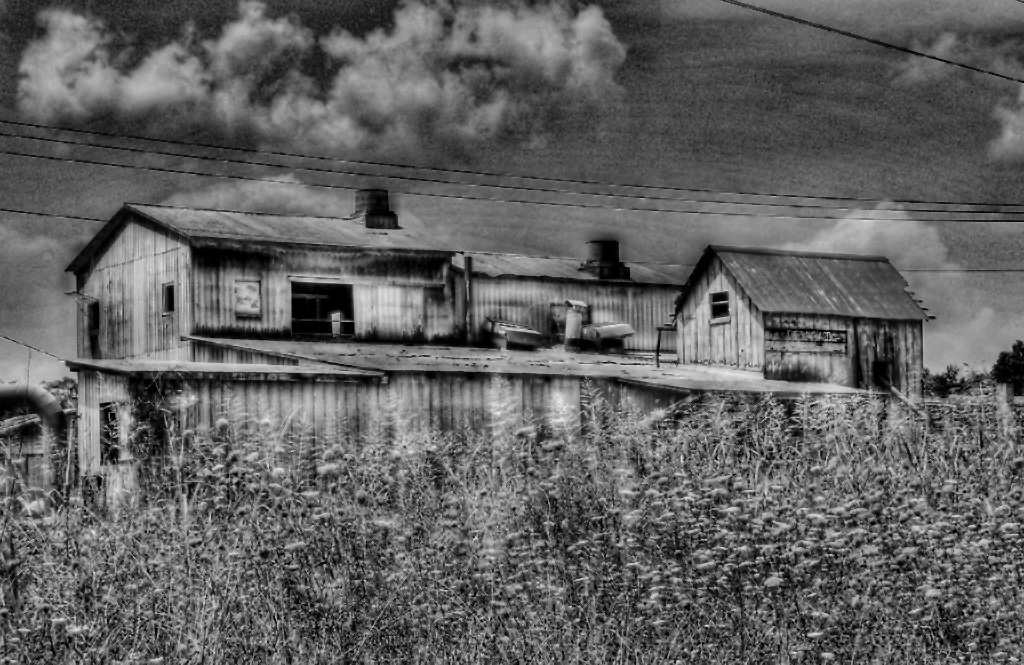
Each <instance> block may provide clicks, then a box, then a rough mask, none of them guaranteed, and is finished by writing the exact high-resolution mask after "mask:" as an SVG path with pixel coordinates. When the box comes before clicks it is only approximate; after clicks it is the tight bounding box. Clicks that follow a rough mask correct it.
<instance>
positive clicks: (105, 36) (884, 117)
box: [0, 0, 1024, 380]
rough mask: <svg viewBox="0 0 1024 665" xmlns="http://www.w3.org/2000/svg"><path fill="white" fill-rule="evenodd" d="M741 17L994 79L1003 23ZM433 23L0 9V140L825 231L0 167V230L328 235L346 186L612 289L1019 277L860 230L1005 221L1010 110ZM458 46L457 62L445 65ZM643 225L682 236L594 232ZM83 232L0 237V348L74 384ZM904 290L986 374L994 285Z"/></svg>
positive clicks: (836, 63) (995, 346)
mask: <svg viewBox="0 0 1024 665" xmlns="http://www.w3.org/2000/svg"><path fill="white" fill-rule="evenodd" d="M758 4H760V5H761V6H764V7H769V8H772V9H776V10H778V11H784V12H790V13H793V14H799V15H800V16H803V17H805V18H807V19H809V20H814V21H819V22H823V23H827V24H830V25H833V26H835V27H838V28H841V29H845V30H850V31H854V32H858V33H861V34H865V35H869V36H872V37H875V38H878V39H885V40H889V41H891V42H893V43H897V44H900V45H902V46H907V47H911V48H916V49H921V50H926V51H929V52H931V53H934V54H936V55H939V56H942V57H946V58H950V59H955V60H959V61H962V62H966V63H968V64H972V65H974V66H978V67H984V68H992V69H996V70H998V71H1001V72H1004V73H1007V74H1009V75H1012V76H1018V77H1024V66H1021V62H1022V59H1024V46H1022V45H1024V40H1022V37H1024V35H1022V28H1024V5H1022V4H1020V3H1018V2H1014V1H1012V0H992V2H986V3H976V2H967V1H965V0H928V1H927V2H926V1H924V0H884V1H883V0H843V1H842V2H840V1H839V0H834V1H828V2H816V3H813V7H811V8H808V7H807V6H805V5H807V3H806V2H801V1H798V0H759V3H758ZM2 6H3V3H2V0H0V7H2ZM459 6H460V7H462V10H460V11H462V13H461V14H459V15H458V16H457V17H455V18H454V19H453V16H452V15H448V16H447V17H446V19H447V20H445V21H440V20H439V22H438V23H437V25H436V26H435V27H436V28H437V32H433V33H431V32H430V31H429V30H427V29H426V28H424V27H422V26H430V25H432V24H431V23H430V19H431V17H437V16H441V15H442V14H443V12H442V14H438V13H436V12H435V13H431V5H430V4H429V3H424V4H421V3H411V2H410V3H404V4H400V3H396V2H370V1H368V0H367V1H364V2H345V3H337V2H328V1H326V0H325V1H322V2H315V1H312V0H308V1H305V2H287V3H286V2H267V3H265V4H261V3H251V2H250V3H243V4H242V5H239V4H238V3H235V2H209V1H207V2H202V3H199V2H190V1H186V0H166V1H164V2H161V3H135V2H113V1H111V2H99V1H94V2H84V1H83V2H63V3H59V4H54V5H53V6H52V7H48V6H46V5H44V4H40V3H39V2H28V1H11V0H8V2H7V3H6V8H5V10H2V11H4V14H3V20H2V21H0V25H2V26H3V33H4V34H3V41H2V44H3V50H2V51H0V117H3V118H6V119H23V120H29V121H34V122H42V123H44V124H60V125H62V126H66V127H78V128H86V129H100V130H103V131H114V132H118V133H124V134H145V135H150V136H162V137H164V138H170V139H175V140H185V141H197V140H198V141H203V142H216V143H218V144H225V145H236V146H244V147H255V148H264V149H271V150H284V151H288V152H302V153H304V154H319V155H326V156H332V157H340V158H348V159H351V158H357V159H369V160H373V161H381V162H389V163H403V164H413V165H418V166H436V167H447V168H459V169H466V170H473V171H490V172H501V173H515V174H522V175H534V176H546V177H557V178H570V179H580V180H584V179H585V180H597V181H602V182H618V183H630V184H638V185H646V186H648V187H674V188H693V189H699V190H700V189H703V190H713V191H715V192H765V193H781V194H802V195H815V196H827V197H850V199H851V200H844V201H832V202H828V204H829V205H832V206H836V207H838V208H845V209H822V210H817V214H819V215H820V216H821V217H824V218H825V219H817V220H804V221H794V220H792V219H789V220H784V219H773V218H770V217H768V215H770V214H801V215H802V214H815V210H816V209H814V208H810V209H803V208H782V207H761V208H756V207H751V206H740V205H738V204H737V203H736V202H741V201H752V200H756V201H760V202H766V201H767V202H772V201H774V202H776V203H785V202H789V203H791V204H792V203H800V204H803V205H814V204H821V203H822V201H819V200H814V199H797V200H793V199H764V198H759V199H751V198H750V197H739V196H733V195H724V194H717V195H712V194H709V193H697V192H691V193H685V192H678V191H675V190H671V191H666V190H653V189H623V188H617V189H615V188H608V187H604V188H601V187H598V188H596V189H594V190H593V191H602V192H609V191H614V192H618V193H633V194H645V193H646V194H650V195H656V196H661V197H664V196H677V197H684V198H691V199H692V198H714V199H717V200H719V201H730V202H733V203H732V204H727V205H720V204H719V205H707V204H695V203H691V202H671V201H669V202H664V201H648V202H646V203H644V202H643V201H638V200H636V199H621V198H611V197H579V196H567V195H550V196H548V197H547V200H551V201H558V202H583V203H587V204H602V205H607V206H608V207H607V208H606V209H592V208H567V207H561V206H540V205H523V204H511V203H485V202H478V201H471V200H458V199H450V198H436V197H430V196H424V195H422V194H427V193H446V194H456V195H463V196H488V197H491V198H510V197H517V196H522V195H521V194H517V193H515V192H510V191H505V190H489V189H484V188H479V187H475V188H474V187H453V186H442V185H430V184H424V183H419V184H416V183H411V182H408V181H387V180H381V179H372V178H371V179H368V178H359V177H352V176H344V175H335V176H325V175H323V174H319V175H318V174H313V173H310V172H304V171H301V170H297V169H295V168H269V167H265V168H250V169H246V170H245V171H244V172H245V173H247V174H250V175H257V176H259V177H277V178H281V177H284V178H287V179H288V183H292V184H288V183H285V184H280V185H274V184H266V183H263V184H259V183H240V182H237V181H231V180H223V179H216V178H209V177H195V176H176V175H169V174H160V173H148V172H144V171H139V170H128V169H114V168H107V167H99V166H88V165H83V164H73V163H60V162H54V161H40V160H32V159H28V158H25V157H16V156H11V155H0V171H2V173H3V180H2V185H0V188H2V189H0V198H2V200H3V205H2V206H0V207H6V208H15V209H26V210H37V211H46V212H53V213H58V214H60V213H64V214H73V215H80V216H86V217H99V218H108V217H109V216H110V215H112V214H113V212H114V211H116V209H117V208H118V206H119V205H120V204H121V203H122V202H124V201H138V202H148V203H160V202H172V203H176V204H182V205H205V206H211V207H225V208H227V207H234V208H248V209H262V210H280V211H301V212H317V213H319V214H341V215H344V214H348V212H349V211H350V209H351V205H352V192H351V190H350V189H346V188H355V187H359V186H363V185H365V184H367V183H368V182H370V181H372V182H370V184H378V185H379V184H384V185H385V186H388V187H389V188H391V189H392V190H394V191H396V192H406V193H405V194H402V195H400V196H399V197H398V198H399V201H400V206H401V210H400V213H401V215H402V220H403V224H406V225H409V226H415V225H420V226H422V227H424V228H426V229H429V230H430V231H431V232H432V233H434V234H436V235H437V236H439V237H442V238H447V239H448V240H450V242H451V243H452V244H453V246H455V247H458V248H465V249H492V250H493V249H498V250H500V251H511V252H522V253H534V254H551V255H554V254H557V255H570V256H571V255H576V256H578V255H581V254H582V252H583V251H584V250H583V243H584V242H585V241H586V240H587V239H588V238H592V237H595V236H597V235H607V234H614V235H617V236H618V237H620V239H621V240H622V242H623V249H622V251H623V254H624V255H625V257H626V258H627V259H632V260H644V259H647V260H653V261H666V262H675V263H689V262H692V261H693V260H694V259H695V258H696V257H697V256H698V255H699V253H700V251H701V250H702V249H703V247H704V246H705V245H706V244H708V243H712V242H714V243H719V244H735V245H753V246H774V247H794V248H813V249H823V250H835V251H847V252H867V253H879V254H885V255H887V256H889V257H890V258H891V259H892V261H893V263H894V264H895V265H896V266H897V267H899V268H939V269H944V270H949V269H959V268H1004V267H1017V266H1018V265H1020V261H1019V257H1020V256H1021V251H1022V246H1021V245H1022V241H1021V238H1022V235H1021V230H1020V227H1019V225H1016V224H956V223H935V222H924V221H920V220H922V219H929V218H935V217H936V216H945V217H952V218H964V217H966V216H969V215H968V214H966V213H959V214H958V213H948V214H945V215H940V214H938V213H930V212H919V211H914V210H913V209H914V208H929V207H935V206H926V205H925V206H922V205H916V206H915V205H903V206H900V205H897V204H892V203H889V202H890V201H893V200H896V201H901V200H924V201H964V202H976V203H979V202H988V203H1017V204H1024V181H1022V178H1021V177H1020V176H1021V170H1022V164H1021V158H1022V156H1024V110H1022V108H1024V107H1022V105H1021V103H1020V102H1019V101H1018V96H1019V94H1020V86H1019V85H1017V84H1014V83H1010V82H1007V81H1001V80H998V79H995V78H992V77H985V76H983V75H979V74H972V73H967V72H963V71H960V70H957V69H955V68H952V67H949V66H945V65H941V64H938V63H932V62H929V61H924V60H921V59H915V58H912V57H910V56H907V55H904V54H901V53H896V52H893V51H889V50H885V49H881V48H879V47H877V46H872V45H869V44H864V43H861V42H856V41H853V40H850V39H848V38H845V37H842V36H838V35H833V34H829V33H825V32H822V31H819V30H815V29H813V28H809V27H806V26H799V25H795V24H792V23H788V22H784V21H781V20H779V19H776V18H771V17H768V16H763V15H760V14H755V13H752V12H749V11H745V10H741V9H739V8H736V7H732V6H729V5H727V4H725V3H722V2H718V1H717V0H697V1H694V2H673V1H670V0H664V2H662V3H658V2H650V1H647V2H640V1H639V0H636V1H630V0H608V1H606V2H602V3H598V6H595V7H589V8H587V7H586V4H585V3H575V4H572V5H570V4H569V3H564V4H560V3H554V2H553V3H549V4H546V3H542V2H533V3H530V6H529V7H525V6H523V5H520V4H519V3H517V2H499V1H498V0H490V1H487V0H477V1H475V2H463V3H461V4H460V5H459ZM510 7H511V8H513V9H509V8H510ZM47 10H50V13H46V12H47ZM396 12H397V13H396ZM417 12H420V13H417ZM245 17H248V18H245ZM403 17H404V19H403ZM410 17H411V18H410ZM467 17H471V18H467ZM413 18H415V19H416V20H412V19H413ZM460 21H461V22H460ZM467 25H469V26H470V27H471V28H472V30H470V29H469V28H466V26H467ZM453 26H454V27H453ZM342 30H344V31H345V32H344V33H342V32H341V31H342ZM471 33H472V34H473V35H475V37H474V39H476V41H473V40H469V39H468V38H467V40H462V41H460V36H465V35H469V34H471ZM175 49H177V50H175ZM33 54H35V55H33ZM83 54H84V56H83ZM97 54H100V55H97ZM197 54H198V55H197ZM453 54H454V55H453ZM538 54H539V55H538ZM55 63H56V64H55ZM61 63H63V64H61ZM82 63H85V64H84V65H83V64H82ZM147 63H149V65H151V66H152V67H151V69H146V66H147ZM154 63H156V64H154ZM439 63H440V64H439ZM58 65H59V66H58ZM157 65H159V67H158V66H157ZM160 67H162V69H161V68H160ZM19 72H20V75H19ZM452 81H455V83H454V84H453V83H452ZM169 82H171V83H173V84H174V85H176V86H178V87H168V86H169V85H170V83H169ZM0 131H4V132H15V131H18V132H25V131H27V130H24V129H18V128H15V127H11V126H8V125H0ZM42 135H46V136H60V137H61V138H68V137H69V136H68V135H55V134H53V133H52V132H50V133H43V134H42ZM71 138H76V139H79V140H81V139H83V138H87V137H82V136H77V137H71ZM0 143H2V146H0V150H2V151H23V152H25V151H27V152H33V153H34V154H45V155H49V156H54V157H71V158H76V159H102V160H117V161H121V162H128V161H130V162H132V163H143V164H146V165H150V166H159V167H171V168H185V169H188V170H201V169H208V168H211V167H210V165H208V164H203V163H201V162H197V161H195V160H190V159H186V158H166V157H156V156H144V157H140V156H132V155H127V154H124V153H112V152H110V151H98V150H94V149H88V148H82V147H69V146H56V145H53V144H43V143H39V142H31V141H26V140H24V139H16V138H10V137H0ZM120 144H121V145H124V143H120ZM133 145H138V144H133ZM165 148H166V146H165ZM218 154H222V153H218ZM236 156H237V155H236ZM246 158H252V156H251V155H249V156H247V157H246ZM140 160H141V161H140ZM288 165H291V166H293V167H294V166H309V165H320V166H323V163H320V162H309V161H297V160H292V161H289V162H288ZM286 166H287V165H286ZM334 167H336V168H350V166H349V167H346V166H345V165H337V164H335V165H334ZM218 168H220V167H218ZM223 168H225V169H227V170H228V171H231V172H241V171H239V167H223ZM232 169H233V170H232ZM391 172H394V171H393V170H392V171H391ZM416 173H417V174H422V173H423V172H416ZM433 175H438V174H433ZM297 182H305V183H317V182H319V183H330V184H332V185H334V186H336V187H339V188H340V189H329V188H319V189H317V188H306V187H301V186H299V185H297V184H294V183H297ZM491 182H495V181H493V180H492V181H491ZM500 182H503V183H512V184H516V183H523V182H528V181H521V180H520V181H515V180H507V179H506V180H501V181H500ZM534 184H536V183H534ZM411 192H419V193H420V195H416V194H413V193H411ZM852 199H864V200H863V201H856V200H852ZM643 205H647V206H650V207H666V208H672V209H687V210H707V211H711V212H709V213H708V214H704V215H693V214H682V213H664V212H637V211H629V210H616V209H614V208H615V207H630V206H643ZM901 207H902V208H903V209H904V210H901ZM941 207H942V208H943V209H949V206H941ZM1021 209H1022V210H1024V208H1021ZM993 210H994V211H996V212H1000V211H1001V209H996V208H993ZM714 211H719V212H721V211H727V212H731V213H734V214H736V213H746V216H733V215H716V214H713V212H714ZM808 211H810V212H808ZM1014 216H1015V215H1013V214H1008V213H1006V212H1005V211H1002V212H1000V214H997V215H994V217H995V218H998V219H1007V218H1012V217H1014ZM844 217H853V218H858V219H860V218H865V217H871V218H873V219H875V220H876V221H872V222H863V221H843V220H842V218H844ZM98 226H99V225H98V224H93V223H89V222H82V221H70V220H67V221H65V220H59V219H52V218H42V217H31V216H25V215H15V214H6V213H0V334H3V335H8V336H11V337H15V338H18V339H22V340H24V341H28V342H30V343H33V344H35V345H38V346H40V347H42V348H44V349H47V350H49V351H52V352H54V353H55V354H57V355H59V356H71V355H73V354H74V332H73V312H74V306H75V305H74V302H73V301H72V300H71V299H70V298H69V297H67V296H65V295H64V292H65V291H69V290H71V288H72V284H71V278H70V277H69V276H67V275H65V274H64V273H63V269H64V268H65V267H66V265H67V263H68V262H69V261H70V259H71V258H72V257H73V256H74V254H75V253H76V252H77V251H78V250H79V249H81V247H82V246H83V245H84V243H85V242H86V241H87V240H88V238H89V237H90V235H91V234H92V233H94V232H95V231H96V230H97V229H98ZM906 276H907V277H908V280H909V281H910V283H911V289H912V290H913V291H915V293H916V294H917V296H918V297H919V298H921V299H923V300H924V301H925V305H926V306H927V307H929V308H930V309H931V312H932V313H933V314H935V315H936V316H937V317H938V318H937V320H936V321H934V322H931V323H928V324H927V326H926V331H925V349H926V355H925V360H926V365H928V366H930V367H932V368H933V369H939V368H941V367H942V366H944V365H945V364H947V363H954V362H955V363H961V362H965V363H968V364H971V365H973V366H978V367H985V366H989V365H991V363H992V362H993V361H994V359H995V355H996V354H997V353H998V351H999V350H1000V349H1004V348H1009V346H1010V344H1011V343H1012V342H1013V340H1015V339H1017V338H1019V337H1024V330H1022V327H1024V326H1022V324H1024V316H1022V314H1021V313H1020V312H1021V309H1022V305H1024V296H1022V295H1020V294H1021V293H1024V289H1022V288H1021V287H1022V286H1024V275H1022V274H1000V273H977V274H962V273H955V272H953V273H950V272H945V273H913V272H907V273H906ZM28 360H29V356H28V354H27V352H25V351H24V350H23V349H20V348H19V347H17V346H15V345H13V344H10V343H7V342H3V341H0V380H14V379H18V380H24V379H25V377H26V376H28V377H29V378H31V379H33V380H38V379H43V378H48V377H49V376H52V375H54V373H59V372H61V371H63V370H62V369H61V366H60V365H59V363H56V362H55V361H49V360H47V359H45V358H43V357H40V356H39V355H38V354H32V356H31V366H30V367H29V368H28V370H27V373H26V361H28Z"/></svg>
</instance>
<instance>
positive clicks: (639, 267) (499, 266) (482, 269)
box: [454, 252, 688, 287]
mask: <svg viewBox="0 0 1024 665" xmlns="http://www.w3.org/2000/svg"><path fill="white" fill-rule="evenodd" d="M466 256H468V257H470V258H472V259H473V274H474V275H483V276H486V277H540V278H544V279H571V280H584V281H594V282H596V281H599V280H598V278H597V276H596V275H594V274H592V273H589V272H586V271H584V270H580V266H581V265H583V260H582V259H571V258H558V257H546V256H521V255H518V254H491V253H476V252H466ZM454 265H455V267H457V268H461V269H465V264H464V262H463V260H462V257H461V256H457V257H456V258H455V261H454ZM626 266H627V267H629V277H630V281H633V282H638V283H640V284H668V285H671V286H680V287H681V286H682V285H683V284H685V283H686V275H687V272H688V270H687V269H686V267H685V266H681V265H674V264H667V263H628V262H627V263H626Z"/></svg>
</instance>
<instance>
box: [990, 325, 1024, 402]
mask: <svg viewBox="0 0 1024 665" xmlns="http://www.w3.org/2000/svg"><path fill="white" fill-rule="evenodd" d="M992 378H993V379H995V380H996V381H998V382H999V383H1012V384H1013V393H1014V394H1015V395H1020V394H1021V393H1022V392H1024V342H1022V341H1021V340H1019V339H1018V340H1017V341H1016V342H1014V343H1013V348H1012V349H1011V350H1010V351H1003V352H1002V353H1000V354H999V357H998V358H996V364H995V365H993V366H992Z"/></svg>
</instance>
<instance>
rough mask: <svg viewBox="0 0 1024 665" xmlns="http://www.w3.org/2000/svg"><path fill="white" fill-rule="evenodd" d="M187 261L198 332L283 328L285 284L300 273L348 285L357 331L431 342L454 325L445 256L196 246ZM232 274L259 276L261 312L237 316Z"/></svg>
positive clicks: (287, 325)
mask: <svg viewBox="0 0 1024 665" xmlns="http://www.w3.org/2000/svg"><path fill="white" fill-rule="evenodd" d="M194 263H195V274H194V282H195V287H194V296H195V311H196V315H195V321H196V325H195V329H196V331H197V332H198V334H204V335H216V336H225V335H237V336H250V335H268V334H269V335H287V334H288V333H289V332H290V330H291V315H292V312H291V284H292V282H293V281H302V280H303V279H325V280H330V281H331V282H332V283H338V284H351V285H352V287H353V288H352V297H353V306H354V309H355V312H354V317H355V328H356V336H357V338H368V339H381V340H386V341H408V340H411V339H416V338H424V339H426V340H427V341H432V340H443V339H444V340H446V339H449V338H450V337H451V335H452V332H453V331H452V325H453V323H452V309H453V305H452V304H451V303H450V302H449V301H448V300H447V299H446V293H447V290H446V285H447V282H448V271H447V257H443V256H436V255H429V254H423V255H417V254H403V255H397V256H396V255H389V254H387V253H384V252H375V251H349V252H344V251H330V250H326V251H324V250H312V249H311V250H294V249H282V250H277V251H256V250H253V251H252V252H248V253H237V252H224V251H216V252H214V251H211V250H195V261H194ZM236 280H246V281H259V282H260V296H261V304H262V315H261V316H260V317H258V318H257V317H243V316H237V315H236V313H235V310H234V285H235V281H236Z"/></svg>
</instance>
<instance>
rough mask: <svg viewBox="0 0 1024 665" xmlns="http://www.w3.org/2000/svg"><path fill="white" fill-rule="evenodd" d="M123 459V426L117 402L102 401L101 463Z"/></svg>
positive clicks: (112, 462) (116, 461)
mask: <svg viewBox="0 0 1024 665" xmlns="http://www.w3.org/2000/svg"><path fill="white" fill-rule="evenodd" d="M119 461H121V427H120V423H119V421H118V417H117V403H116V402H101V403H100V464H117V463H118V462H119Z"/></svg>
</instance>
